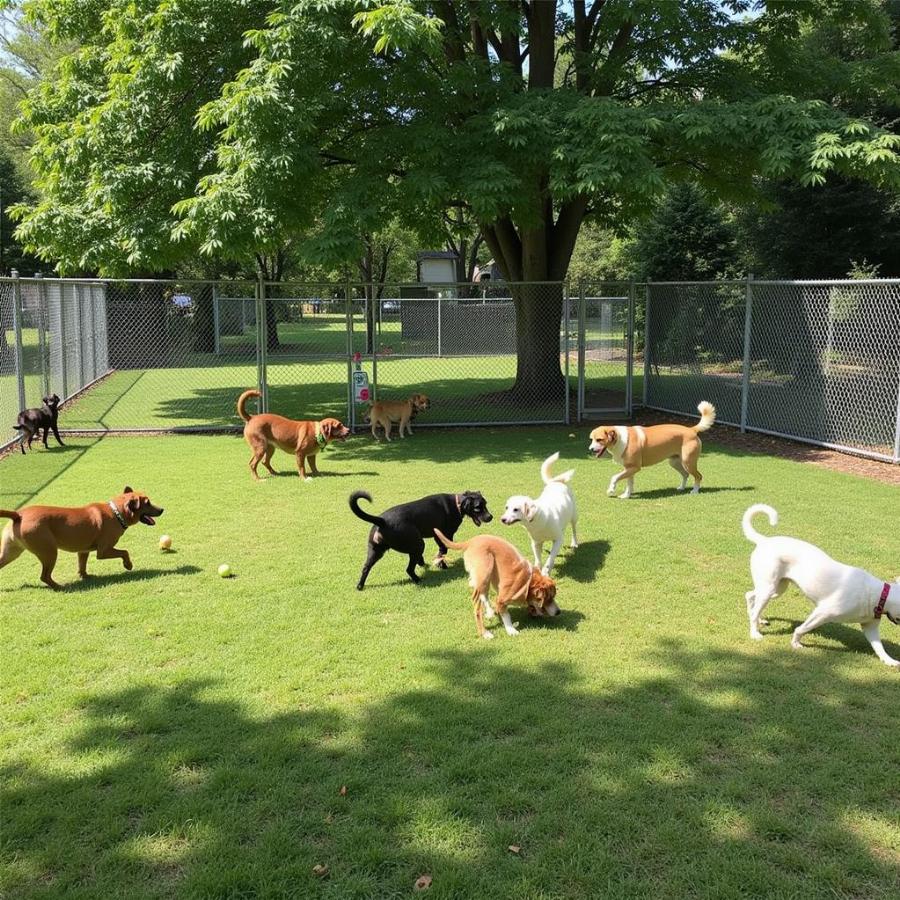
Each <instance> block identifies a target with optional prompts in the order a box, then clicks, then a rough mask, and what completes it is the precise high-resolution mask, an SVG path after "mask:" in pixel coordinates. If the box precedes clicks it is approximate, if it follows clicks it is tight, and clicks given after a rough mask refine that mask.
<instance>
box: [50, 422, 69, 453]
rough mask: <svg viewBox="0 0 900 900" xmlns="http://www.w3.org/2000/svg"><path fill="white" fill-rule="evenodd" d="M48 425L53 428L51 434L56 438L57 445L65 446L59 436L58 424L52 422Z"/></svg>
mask: <svg viewBox="0 0 900 900" xmlns="http://www.w3.org/2000/svg"><path fill="white" fill-rule="evenodd" d="M50 427H51V428H52V429H53V436H54V437H55V438H56V440H57V442H58V443H59V446H60V447H65V446H66V445H65V444H64V443H63V442H62V438H61V437H60V436H59V426H58V425H57V424H56V423H55V422H54V423H53V425H51V426H50Z"/></svg>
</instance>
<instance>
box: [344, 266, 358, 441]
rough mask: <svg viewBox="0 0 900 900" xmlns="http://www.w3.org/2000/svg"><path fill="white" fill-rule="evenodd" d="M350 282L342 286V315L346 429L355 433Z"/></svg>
mask: <svg viewBox="0 0 900 900" xmlns="http://www.w3.org/2000/svg"><path fill="white" fill-rule="evenodd" d="M352 293H353V292H352V289H351V287H350V282H349V281H348V282H347V283H346V284H345V285H344V314H345V316H346V328H347V427H348V428H349V429H350V432H351V434H352V433H354V432H355V431H356V397H354V396H353V298H352Z"/></svg>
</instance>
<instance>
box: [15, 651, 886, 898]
mask: <svg viewBox="0 0 900 900" xmlns="http://www.w3.org/2000/svg"><path fill="white" fill-rule="evenodd" d="M503 637H504V636H503V635H501V636H500V639H499V640H498V641H495V642H494V644H493V645H491V646H490V647H484V646H482V645H479V646H478V648H477V650H476V649H474V644H475V640H474V638H473V649H472V650H470V651H468V652H461V651H453V652H450V651H445V652H441V653H437V654H433V655H432V656H431V657H430V660H429V662H428V664H427V666H426V672H425V673H424V678H423V677H422V675H421V674H419V675H416V676H414V678H415V680H414V682H413V683H412V684H408V685H404V684H403V679H404V678H406V677H409V676H408V675H406V674H404V672H403V668H404V667H403V666H402V665H400V664H398V667H397V672H396V675H395V676H394V677H395V679H396V680H397V687H396V689H395V690H394V691H393V692H392V693H390V694H389V695H388V696H386V697H379V698H376V699H373V700H371V702H369V703H368V705H366V706H364V707H361V708H359V711H358V714H357V715H354V716H352V717H348V716H346V715H343V714H340V713H338V712H336V711H334V710H331V709H328V708H309V709H300V710H292V711H283V712H278V713H276V714H270V715H261V714H260V712H259V710H258V709H257V708H256V707H255V706H254V707H253V711H252V712H251V711H250V708H249V707H245V706H244V705H243V704H242V703H240V702H238V701H236V700H232V699H223V691H224V690H226V688H225V686H224V685H222V684H220V683H218V682H211V681H190V680H188V681H184V682H182V683H180V684H178V685H176V686H160V685H148V684H143V685H135V686H132V687H128V688H124V689H118V690H105V691H104V690H96V689H95V690H93V691H91V692H88V693H87V694H86V695H85V696H84V697H83V698H82V699H81V700H80V701H79V703H78V708H77V716H78V718H77V719H76V725H75V726H74V727H75V733H74V734H73V735H72V736H71V737H69V738H68V740H67V742H66V744H65V745H64V746H65V753H66V755H67V757H68V758H67V759H66V760H65V761H64V763H63V764H61V765H53V766H48V765H45V764H43V762H38V761H37V760H36V761H35V762H30V761H29V760H28V759H27V758H22V757H20V758H19V760H18V761H17V762H15V763H14V764H11V765H9V766H7V767H6V768H5V770H4V771H3V773H2V775H3V778H2V785H3V792H4V798H3V810H4V854H5V858H6V861H7V865H6V868H5V874H4V876H3V878H4V887H5V891H6V893H7V895H8V896H12V895H14V894H15V895H25V894H30V893H41V894H44V895H51V894H52V895H55V896H63V895H66V894H68V893H70V892H75V893H77V894H79V895H82V896H151V895H152V896H163V897H178V896H220V897H222V896H257V895H262V894H265V895H268V896H321V897H328V898H339V897H340V898H344V897H372V896H377V897H388V896H391V897H393V896H398V897H399V896H407V895H408V894H409V893H410V891H411V889H412V884H413V881H414V880H415V879H416V878H417V877H418V876H419V875H421V874H422V873H426V872H427V873H429V874H431V875H432V876H433V878H434V886H433V889H432V893H434V894H435V896H444V897H485V896H492V897H501V898H506V897H526V896H527V897H538V896H541V897H550V896H554V897H555V896H567V897H594V896H598V885H605V886H606V889H605V890H604V893H605V895H607V896H634V897H639V896H640V897H651V896H653V897H683V896H698V895H706V896H719V897H724V896H733V897H738V896H764V895H769V896H774V895H778V896H788V895H791V896H804V897H814V896H822V897H825V896H834V895H842V896H850V895H852V896H866V897H869V898H887V897H889V896H896V894H895V893H894V892H895V890H896V878H897V868H896V855H895V852H894V850H892V849H891V846H892V843H891V842H892V840H895V837H894V838H892V837H891V835H892V834H893V835H894V836H895V835H896V831H895V830H894V826H893V825H892V824H891V823H896V795H895V793H894V792H892V791H891V790H889V789H886V788H887V780H888V773H889V772H890V771H891V770H892V767H895V766H896V763H897V761H898V760H897V743H896V735H897V725H898V722H897V705H896V690H897V684H896V679H895V678H894V677H893V676H892V674H890V675H888V674H887V673H883V672H881V671H880V669H879V665H878V663H877V661H875V660H874V659H873V660H872V673H871V677H867V678H865V679H860V678H859V677H853V676H850V677H848V675H847V674H846V673H844V672H843V671H842V670H841V669H839V668H838V667H837V666H835V665H833V662H834V660H835V659H836V657H834V656H833V655H830V654H809V655H808V656H807V657H804V658H802V659H801V658H799V657H796V656H793V655H787V654H770V655H763V654H755V655H749V654H744V653H740V652H735V651H729V652H709V651H704V652H694V651H691V650H687V649H685V648H682V647H680V646H678V645H676V644H669V645H661V646H657V647H656V648H655V649H653V650H651V651H650V653H649V657H648V662H652V666H653V668H652V670H649V671H647V672H645V673H644V674H640V675H637V676H636V677H634V678H630V679H628V680H627V681H625V682H624V683H616V682H608V683H606V684H604V686H603V687H602V689H598V686H597V685H595V684H589V683H587V682H586V681H585V680H584V678H583V677H582V675H581V674H580V673H579V671H578V670H577V669H576V668H575V667H574V666H572V665H571V664H569V663H568V662H562V661H561V662H557V663H552V664H550V663H543V664H539V665H535V664H532V663H524V664H520V663H515V662H509V661H508V660H509V659H510V658H511V657H509V656H507V657H503V658H501V656H500V654H499V653H498V652H497V651H498V649H501V648H500V646H499V645H500V644H506V643H507V642H504V641H503ZM518 640H521V639H518ZM509 643H510V644H511V643H512V642H509ZM604 652H609V653H615V649H614V648H612V647H610V648H608V649H607V650H605V651H604ZM297 690H298V691H299V692H300V693H298V700H300V701H301V702H302V698H303V693H302V680H298V681H297ZM849 773H852V777H847V775H848V774H849ZM513 844H514V845H517V846H518V847H520V848H521V849H520V850H519V851H518V852H517V853H513V852H510V850H509V849H508V847H509V846H510V845H513ZM893 846H895V845H893ZM316 864H323V865H326V866H328V868H329V870H330V875H329V877H328V878H327V879H325V880H321V879H316V878H315V876H314V875H313V874H312V867H313V866H314V865H316ZM704 886H705V887H704Z"/></svg>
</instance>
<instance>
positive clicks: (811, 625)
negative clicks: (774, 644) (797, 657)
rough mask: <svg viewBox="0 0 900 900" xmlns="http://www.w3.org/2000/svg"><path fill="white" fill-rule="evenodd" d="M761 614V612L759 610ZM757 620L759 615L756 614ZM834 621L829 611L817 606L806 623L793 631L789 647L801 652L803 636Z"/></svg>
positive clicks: (822, 606)
mask: <svg viewBox="0 0 900 900" xmlns="http://www.w3.org/2000/svg"><path fill="white" fill-rule="evenodd" d="M760 612H762V610H760ZM757 618H759V615H758V614H757ZM833 619H834V616H833V615H832V613H831V610H830V609H826V608H825V606H824V605H819V606H817V607H816V608H815V609H814V610H813V611H812V612H811V613H810V614H809V615H808V616H807V617H806V621H805V622H803V623H802V624H800V625H798V626H797V627H796V628H795V629H794V633H793V635H792V636H791V646H792V647H793V648H794V649H795V650H802V649H803V644H801V643H800V638H802V637H803V635H804V634H807V633H808V632H810V631H813V630H815V629H816V628H818V627H819V626H820V625H824V624H825V623H826V622H830V621H832V620H833Z"/></svg>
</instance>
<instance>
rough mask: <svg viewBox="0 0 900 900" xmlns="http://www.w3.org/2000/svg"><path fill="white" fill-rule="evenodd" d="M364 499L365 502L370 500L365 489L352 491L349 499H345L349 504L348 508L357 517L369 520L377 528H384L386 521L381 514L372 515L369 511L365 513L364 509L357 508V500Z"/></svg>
mask: <svg viewBox="0 0 900 900" xmlns="http://www.w3.org/2000/svg"><path fill="white" fill-rule="evenodd" d="M360 500H365V501H366V502H367V503H371V502H372V495H371V494H369V493H368V492H366V491H354V492H353V493H352V494H351V495H350V499H349V500H348V501H347V502H348V503H349V504H350V509H352V510H353V515H355V516H356V517H357V518H359V519H362V520H363V522H370V523H371V524H372V525H377V526H378V527H379V528H385V527H386V523H385V521H384V519H382V518H381V516H373V515H372V514H371V513H367V512H366V511H365V510H363V509H360V508H359V501H360Z"/></svg>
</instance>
